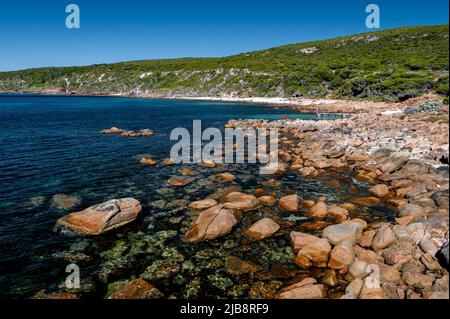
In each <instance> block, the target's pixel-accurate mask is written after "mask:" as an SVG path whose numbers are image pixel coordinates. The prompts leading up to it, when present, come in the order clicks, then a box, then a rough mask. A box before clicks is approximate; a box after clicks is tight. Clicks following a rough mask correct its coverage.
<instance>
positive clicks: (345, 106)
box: [0, 90, 436, 114]
mask: <svg viewBox="0 0 450 319" xmlns="http://www.w3.org/2000/svg"><path fill="white" fill-rule="evenodd" d="M2 93H3V94H35V95H55V96H79V97H82V96H85V97H123V98H144V99H168V100H191V101H210V102H228V103H248V104H267V105H269V106H273V107H277V108H291V109H294V110H296V111H299V112H303V113H339V114H357V113H366V112H369V111H373V110H379V111H384V112H386V111H387V112H398V111H400V109H401V108H402V105H404V103H403V102H397V103H393V102H376V101H370V100H346V99H334V98H294V97H290V98H285V97H235V96H182V95H162V94H140V95H136V94H126V93H93V94H79V93H76V92H63V91H60V90H45V91H39V92H34V91H21V92H17V91H0V94H2ZM427 96H432V98H436V96H435V95H424V96H423V97H427Z"/></svg>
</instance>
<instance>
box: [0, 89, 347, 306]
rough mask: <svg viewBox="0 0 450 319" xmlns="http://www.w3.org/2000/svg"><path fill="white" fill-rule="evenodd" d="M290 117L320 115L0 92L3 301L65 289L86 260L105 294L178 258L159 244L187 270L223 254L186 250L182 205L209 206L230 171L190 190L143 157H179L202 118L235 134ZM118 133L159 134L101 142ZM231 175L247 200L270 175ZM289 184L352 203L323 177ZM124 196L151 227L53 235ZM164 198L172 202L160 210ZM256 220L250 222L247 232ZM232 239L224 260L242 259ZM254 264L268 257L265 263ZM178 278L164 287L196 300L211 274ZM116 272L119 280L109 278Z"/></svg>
mask: <svg viewBox="0 0 450 319" xmlns="http://www.w3.org/2000/svg"><path fill="white" fill-rule="evenodd" d="M285 114H288V115H289V116H290V117H300V118H310V117H311V115H303V114H299V113H296V112H294V111H293V110H289V109H275V108H272V107H269V106H266V105H253V104H240V103H217V102H206V101H181V100H158V99H138V98H136V99H134V98H111V97H73V96H72V97H69V96H67V97H66V96H64V97H58V96H33V95H27V96H24V95H0V176H1V179H0V208H1V209H0V296H3V297H28V296H32V295H34V294H35V293H36V292H37V291H39V290H41V289H54V290H58V284H60V283H61V282H63V281H64V278H65V275H66V274H65V272H64V269H65V266H66V265H67V264H68V263H69V262H70V261H74V260H75V261H77V262H78V263H80V264H81V269H82V275H83V276H84V277H83V278H84V282H87V283H89V284H86V285H87V287H89V288H85V289H86V290H87V292H86V293H87V294H88V295H93V296H96V297H102V296H104V294H105V293H106V290H107V287H108V284H109V283H110V282H111V281H115V280H125V279H129V278H130V276H138V275H139V274H140V273H141V272H142V271H143V270H145V269H146V267H148V266H149V265H153V264H154V263H155V262H160V261H161V258H163V261H167V260H166V259H164V258H166V257H167V255H170V256H172V255H171V254H170V253H166V254H165V255H164V256H166V257H161V255H159V254H161V253H163V252H164V249H161V250H160V251H151V249H150V246H155V245H157V244H161V243H163V244H164V247H165V248H167V249H172V250H170V251H171V252H173V250H174V249H175V250H177V251H178V252H179V254H181V255H183V260H184V262H187V261H191V258H194V257H193V256H196V254H198V251H199V250H201V249H211V248H212V247H216V246H214V245H217V242H212V243H202V244H200V245H194V246H192V245H184V244H183V243H182V242H181V241H180V238H181V237H182V235H183V234H184V230H185V229H186V227H187V226H188V225H189V223H190V221H191V219H192V216H190V215H189V213H188V212H186V209H185V207H184V208H183V206H182V207H181V208H176V207H173V205H172V204H170V202H171V201H172V200H174V199H183V200H184V201H185V202H189V201H192V200H197V199H202V198H204V197H205V196H207V195H209V194H211V193H212V192H214V191H216V190H217V189H220V188H221V187H225V186H227V185H222V184H217V183H216V182H212V181H211V180H210V179H209V177H210V176H211V174H213V173H217V172H220V171H221V169H219V168H215V169H204V168H200V167H195V169H196V170H197V171H199V173H200V174H199V175H198V176H196V177H195V178H196V182H195V183H192V184H191V185H189V186H187V187H185V188H184V189H182V190H180V189H173V188H170V187H167V184H166V181H167V179H168V178H169V177H170V176H173V175H179V174H178V173H177V169H178V168H179V167H177V166H163V165H160V164H158V165H156V166H152V167H148V166H142V165H140V164H139V163H138V156H139V155H140V154H150V155H152V156H154V158H156V159H158V160H161V159H163V158H166V157H169V151H170V147H171V145H173V143H174V142H172V141H170V140H169V135H170V132H171V130H172V129H173V128H175V127H185V128H188V129H190V128H191V127H192V120H194V119H197V120H198V119H199V120H202V126H203V127H204V128H206V127H218V128H223V126H224V124H225V123H226V122H227V121H228V120H229V119H239V118H267V119H276V118H280V117H281V116H283V115H285ZM112 126H117V127H120V128H124V129H130V130H139V129H143V128H150V129H152V130H154V132H155V135H154V136H152V137H150V138H131V139H130V138H124V137H120V136H112V135H104V134H99V133H98V131H100V130H102V129H105V128H110V127H112ZM226 169H227V170H229V171H232V172H233V174H235V175H236V176H237V177H238V179H237V180H236V181H235V182H232V183H231V184H230V185H235V186H240V187H241V188H242V190H243V191H246V192H252V191H254V190H255V189H256V187H258V186H260V185H261V184H262V183H264V180H261V179H259V177H258V174H257V172H258V167H253V166H245V165H229V166H227V167H226ZM222 170H223V168H222ZM280 185H281V186H279V187H280V188H279V189H278V192H279V194H283V192H287V191H288V190H294V191H297V192H298V193H299V194H302V195H303V196H304V197H305V198H306V197H314V196H319V195H323V194H326V195H327V196H329V197H330V198H331V200H333V198H337V197H339V196H341V197H342V196H346V194H345V192H344V191H342V192H341V193H339V192H335V191H334V190H332V189H329V188H328V187H326V186H325V185H324V184H323V183H322V182H321V181H320V179H318V180H315V181H305V180H301V179H299V177H298V176H297V175H289V174H287V175H286V176H283V178H282V183H281V184H280ZM228 186H229V185H228ZM56 194H65V195H69V196H73V197H74V198H75V202H76V203H75V205H74V206H73V207H70V208H68V209H64V208H63V209H58V208H57V207H55V205H54V204H52V203H53V202H54V200H52V199H54V197H53V196H54V195H56ZM119 197H135V198H136V199H138V200H139V201H141V203H142V205H143V211H142V213H141V215H140V218H139V220H137V221H136V222H134V223H133V224H130V225H128V226H125V227H123V228H120V229H119V230H117V231H114V232H111V233H108V234H105V235H102V236H98V237H95V238H80V237H78V236H70V235H67V234H61V233H59V232H56V231H54V230H53V226H54V225H55V221H56V220H57V219H58V218H60V217H61V216H64V215H66V214H67V213H69V212H71V211H77V210H80V209H83V208H85V207H88V206H90V205H93V204H96V203H99V202H103V201H105V200H107V199H110V198H119ZM161 199H164V200H165V201H166V202H167V203H169V204H168V205H165V206H164V205H162V206H164V207H160V208H155V207H158V205H159V204H160V203H159V204H158V203H157V202H158V200H161ZM155 202H156V203H155ZM171 205H172V206H171ZM159 206H161V205H159ZM270 214H277V215H278V214H279V213H278V212H277V211H275V210H274V211H269V210H266V211H259V212H257V213H255V215H254V216H252V218H255V217H258V216H263V215H264V216H266V215H270ZM250 221H251V220H244V221H243V224H242V225H243V226H244V225H246V223H249V222H250ZM243 226H242V227H243ZM233 236H239V235H238V234H236V235H233ZM161 237H163V238H166V239H164V240H169V241H170V243H169V242H166V241H164V240H161ZM230 238H233V239H232V241H233V244H230V245H229V246H230V248H226V249H225V248H223V249H222V250H220V251H221V253H222V254H225V255H227V254H232V251H231V250H232V249H234V248H235V247H237V246H239V245H240V241H241V240H242V239H241V238H240V237H230ZM225 240H226V239H224V241H225ZM155 241H156V242H157V243H155ZM218 242H220V241H218ZM121 245H122V246H123V247H125V248H123V247H122V246H121ZM142 245H144V246H145V247H147V248H145V247H144V246H142ZM211 245H212V246H211ZM234 245H236V246H234ZM255 245H256V246H255V248H254V249H256V250H255V251H258V249H259V250H261V249H262V248H261V247H260V246H258V245H268V246H267V247H269V246H270V247H272V248H271V249H273V250H275V251H276V250H277V249H278V248H277V247H278V246H277V245H281V246H282V247H288V246H289V243H288V241H287V240H286V238H284V237H283V238H281V237H277V238H274V239H270V240H267V241H266V242H264V243H256V244H255ZM116 246H118V247H119V248H117V247H116ZM114 247H116V248H114ZM120 247H122V248H123V250H120V249H122V248H120ZM143 247H144V248H143ZM258 247H259V248H258ZM267 247H266V248H267ZM115 249H116V250H115ZM214 249H216V248H214ZM283 249H284V248H283ZM261 251H262V250H261ZM131 252H135V253H131ZM80 254H81V256H83V258H81V257H80ZM142 254H144V255H142ZM246 254H247V253H246ZM265 254H266V255H264V256H265V257H264V256H263V257H261V258H262V259H261V260H260V261H259V263H261V264H263V265H264V263H266V264H267V267H269V266H270V265H269V264H270V260H271V259H270V258H275V257H274V256H272V255H267V254H268V253H265ZM77 256H78V257H77ZM85 256H87V257H86V258H85ZM177 256H178V255H177ZM222 257H223V256H222ZM222 257H221V258H222ZM246 257H247V258H253V259H255V258H256V259H257V260H258V258H260V257H258V255H251V256H248V255H247V256H246ZM288 257H289V258H288ZM291 257H292V256H291V255H290V253H289V252H286V253H285V254H284V255H283V254H281V256H279V258H280V259H281V261H280V263H282V262H286V263H287V265H286V267H292V265H290V261H289V260H290V258H291ZM77 258H78V259H77ZM80 258H81V260H80ZM195 258H196V257H195ZM264 258H265V259H264ZM277 258H278V257H277ZM283 258H284V259H283ZM136 259H137V260H136ZM222 259H223V258H222ZM111 260H120V261H121V262H122V263H121V264H120V267H119V266H117V263H115V264H114V265H115V266H114V267H113V266H111V263H112V261H111ZM194 261H195V260H194ZM167 262H168V263H170V262H172V260H168V261H167ZM178 262H180V263H181V261H178ZM178 262H177V263H178ZM156 266H157V265H156ZM156 266H155V267H156ZM108 267H109V268H108ZM117 267H118V269H117ZM198 267H200V268H199V269H200V274H201V277H204V276H206V275H210V276H219V277H220V276H222V277H220V278H222V279H223V278H226V277H225V275H223V269H221V268H218V269H216V268H208V267H209V266H208V265H205V264H202V265H198ZM202 267H203V268H202ZM166 268H167V267H166ZM105 269H106V270H105ZM175 270H176V271H175V272H173V273H170V275H169V276H168V277H167V278H166V277H164V278H162V279H161V278H156V279H154V282H156V284H157V285H158V286H159V288H160V289H161V290H162V291H163V292H164V293H165V296H166V297H168V296H170V295H171V294H173V296H176V297H186V289H187V288H186V286H187V285H188V284H189V283H190V282H191V281H192V280H195V278H197V277H198V276H199V274H197V273H195V271H191V272H186V273H185V274H184V275H183V276H182V278H178V277H177V276H176V272H177V271H181V270H180V269H179V268H177V267H175ZM102 271H103V272H102ZM108 271H109V272H108ZM105 272H106V273H108V274H110V275H108V276H106V275H105V274H104V273H105ZM105 276H106V277H107V278H106V279H105ZM99 278H100V279H99ZM222 279H220V280H219V282H223V281H225V282H228V281H227V280H231V285H233V284H236V285H237V283H236V282H235V281H233V279H232V278H226V279H223V280H222ZM152 281H153V280H152ZM228 283H229V282H228ZM204 285H205V286H201V287H202V288H201V289H200V290H199V291H200V292H199V293H198V294H199V295H198V296H196V297H208V296H214V297H216V296H222V297H224V296H225V297H226V296H227V295H226V292H225V291H222V290H220V288H217V287H215V286H214V287H211V286H210V285H209V286H208V284H206V283H205V284H204ZM236 289H237V288H236Z"/></svg>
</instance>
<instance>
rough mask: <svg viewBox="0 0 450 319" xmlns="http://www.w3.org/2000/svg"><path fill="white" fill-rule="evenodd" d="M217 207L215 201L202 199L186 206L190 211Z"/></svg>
mask: <svg viewBox="0 0 450 319" xmlns="http://www.w3.org/2000/svg"><path fill="white" fill-rule="evenodd" d="M216 205H217V201H215V200H214V199H210V198H207V199H202V200H198V201H195V202H192V203H190V204H189V205H188V208H190V209H207V208H210V207H213V206H216Z"/></svg>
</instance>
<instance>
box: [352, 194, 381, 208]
mask: <svg viewBox="0 0 450 319" xmlns="http://www.w3.org/2000/svg"><path fill="white" fill-rule="evenodd" d="M352 203H353V204H355V205H358V206H365V207H367V206H375V205H377V204H379V203H380V199H379V198H377V197H370V196H369V197H357V198H355V199H354V200H353V201H352Z"/></svg>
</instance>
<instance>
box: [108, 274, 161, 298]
mask: <svg viewBox="0 0 450 319" xmlns="http://www.w3.org/2000/svg"><path fill="white" fill-rule="evenodd" d="M161 297H162V294H161V292H160V291H159V290H158V289H157V288H155V287H154V286H152V285H151V284H149V283H148V282H147V281H145V280H144V279H142V278H138V279H134V280H131V281H129V282H127V283H125V284H123V285H122V286H121V287H120V288H119V289H117V290H116V291H114V292H113V293H112V294H111V295H110V296H109V297H108V299H159V298H161Z"/></svg>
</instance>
